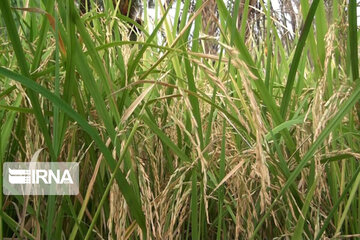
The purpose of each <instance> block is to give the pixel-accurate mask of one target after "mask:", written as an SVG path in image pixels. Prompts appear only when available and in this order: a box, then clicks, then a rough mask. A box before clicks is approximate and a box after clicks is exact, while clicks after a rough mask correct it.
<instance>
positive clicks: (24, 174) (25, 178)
mask: <svg viewBox="0 0 360 240" xmlns="http://www.w3.org/2000/svg"><path fill="white" fill-rule="evenodd" d="M30 178H31V174H30V170H25V169H19V170H17V169H10V168H9V182H10V183H11V184H29V183H30Z"/></svg>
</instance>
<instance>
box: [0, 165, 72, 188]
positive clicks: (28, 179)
mask: <svg viewBox="0 0 360 240" xmlns="http://www.w3.org/2000/svg"><path fill="white" fill-rule="evenodd" d="M3 193H4V194H5V195H76V194H78V193H79V163H72V162H26V163H23V162H21V163H19V162H5V163H4V166H3Z"/></svg>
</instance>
